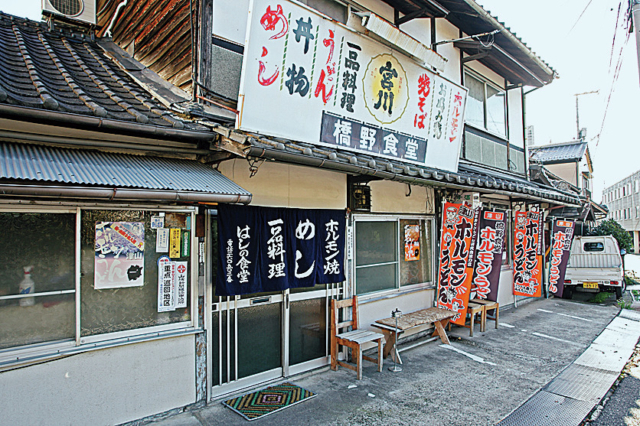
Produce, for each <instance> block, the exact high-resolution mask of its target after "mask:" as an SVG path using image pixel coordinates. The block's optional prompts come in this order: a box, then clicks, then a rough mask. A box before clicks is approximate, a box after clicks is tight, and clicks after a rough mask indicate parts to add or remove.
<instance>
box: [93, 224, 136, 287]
mask: <svg viewBox="0 0 640 426" xmlns="http://www.w3.org/2000/svg"><path fill="white" fill-rule="evenodd" d="M94 267H95V279H94V288H95V289H97V290H100V289H105V288H121V287H136V286H142V285H144V223H142V222H96V233H95V264H94Z"/></svg>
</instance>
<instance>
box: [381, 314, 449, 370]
mask: <svg viewBox="0 0 640 426" xmlns="http://www.w3.org/2000/svg"><path fill="white" fill-rule="evenodd" d="M454 316H456V312H453V311H450V310H448V309H443V308H427V309H421V310H419V311H415V312H409V313H407V314H403V315H401V316H400V317H398V335H401V334H402V333H404V332H405V331H407V330H409V329H412V328H415V327H420V326H423V325H426V324H433V325H434V326H435V328H436V329H435V330H434V332H433V334H432V336H436V335H438V336H440V340H442V343H445V344H447V345H450V344H451V342H449V338H448V337H447V333H446V332H445V327H446V326H447V324H448V323H449V320H450V319H451V318H453V317H454ZM372 325H373V326H374V327H378V328H380V329H381V330H382V332H383V333H384V335H385V344H384V352H383V354H384V357H385V358H386V357H387V356H389V354H390V353H391V351H392V350H393V347H394V344H395V343H396V319H395V318H394V317H389V318H383V319H379V320H377V321H376V322H374V323H373V324H372ZM394 359H395V360H396V361H398V362H401V361H400V357H399V356H398V354H397V352H396V353H395V354H394Z"/></svg>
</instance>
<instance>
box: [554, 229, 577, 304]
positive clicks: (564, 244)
mask: <svg viewBox="0 0 640 426" xmlns="http://www.w3.org/2000/svg"><path fill="white" fill-rule="evenodd" d="M573 229H574V222H573V221H572V220H554V221H553V229H552V235H551V254H550V257H549V291H550V292H551V293H553V294H555V295H556V296H558V297H562V291H563V290H564V273H565V272H566V271H567V263H569V256H570V254H571V242H572V241H573Z"/></svg>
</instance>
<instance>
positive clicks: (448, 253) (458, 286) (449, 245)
mask: <svg viewBox="0 0 640 426" xmlns="http://www.w3.org/2000/svg"><path fill="white" fill-rule="evenodd" d="M477 215H478V210H477V209H476V210H472V209H470V208H468V207H466V206H465V205H463V204H453V203H445V204H444V212H443V215H442V238H441V240H440V269H439V278H440V293H439V295H438V306H439V307H442V308H446V309H449V310H451V311H455V312H457V313H458V314H457V315H456V316H455V317H454V318H453V323H454V324H458V325H464V322H465V318H466V316H467V307H468V306H469V294H470V291H471V279H472V277H473V255H470V251H471V249H472V247H474V244H473V234H474V224H475V221H476V219H477Z"/></svg>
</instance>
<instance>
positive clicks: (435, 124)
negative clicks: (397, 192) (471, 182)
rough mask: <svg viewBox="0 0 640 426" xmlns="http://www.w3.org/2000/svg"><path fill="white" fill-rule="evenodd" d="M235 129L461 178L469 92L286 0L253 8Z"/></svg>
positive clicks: (257, 1)
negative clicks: (429, 168)
mask: <svg viewBox="0 0 640 426" xmlns="http://www.w3.org/2000/svg"><path fill="white" fill-rule="evenodd" d="M247 40H248V42H247V43H246V46H245V51H244V62H243V68H242V79H241V83H240V96H239V101H238V108H239V111H240V112H239V114H238V118H237V121H236V126H237V127H238V128H239V129H241V130H246V131H252V132H258V133H262V134H266V135H272V136H276V137H283V138H288V139H292V140H296V141H301V142H308V143H313V144H318V145H325V146H332V147H334V148H341V149H345V150H351V151H355V152H363V153H367V154H368V155H375V156H380V157H386V158H390V159H395V160H400V161H405V162H410V163H415V164H420V165H426V166H432V167H437V168H439V169H444V170H450V171H456V170H457V167H458V158H459V156H460V146H461V142H462V133H461V132H462V128H463V123H464V108H465V102H466V97H467V89H465V88H464V87H461V86H459V85H457V84H454V83H452V82H451V81H449V80H446V79H444V78H443V77H441V76H439V75H436V74H434V73H433V72H431V71H429V70H427V69H426V68H423V67H421V66H420V65H418V64H417V62H415V61H414V60H413V59H410V58H409V57H408V56H404V55H402V54H401V53H399V52H397V51H395V50H393V49H391V48H389V47H386V46H384V45H382V44H380V43H377V42H375V41H373V40H372V39H370V38H368V37H366V36H364V35H362V34H359V33H356V32H355V31H353V30H351V29H349V28H347V27H346V26H344V25H341V24H338V23H336V22H335V21H330V20H328V19H325V18H324V17H322V16H320V15H318V14H317V13H314V12H313V11H312V10H310V9H307V8H305V7H302V6H300V5H298V4H296V3H293V2H290V1H286V0H253V3H252V8H251V11H250V14H249V24H248V30H247Z"/></svg>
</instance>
